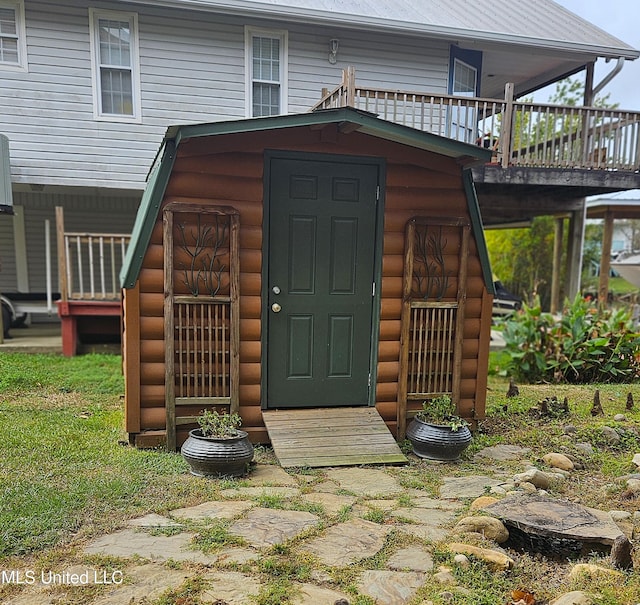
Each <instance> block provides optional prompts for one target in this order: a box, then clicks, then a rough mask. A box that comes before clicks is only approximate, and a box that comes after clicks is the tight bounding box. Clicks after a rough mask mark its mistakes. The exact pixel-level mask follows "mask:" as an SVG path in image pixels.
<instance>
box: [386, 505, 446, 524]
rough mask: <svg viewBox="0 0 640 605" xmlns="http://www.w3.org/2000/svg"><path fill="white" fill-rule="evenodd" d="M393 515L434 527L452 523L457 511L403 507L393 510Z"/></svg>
mask: <svg viewBox="0 0 640 605" xmlns="http://www.w3.org/2000/svg"><path fill="white" fill-rule="evenodd" d="M391 516H392V517H395V518H401V519H409V520H410V521H414V522H415V523H421V524H422V525H431V526H432V527H443V526H444V525H447V524H448V523H451V522H452V521H453V520H454V519H455V518H456V513H454V512H452V511H448V510H438V509H436V508H415V507H413V506H412V507H402V508H397V509H396V510H394V511H391Z"/></svg>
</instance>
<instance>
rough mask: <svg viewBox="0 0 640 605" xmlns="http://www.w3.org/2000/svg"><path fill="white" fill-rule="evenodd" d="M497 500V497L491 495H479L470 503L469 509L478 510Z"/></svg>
mask: <svg viewBox="0 0 640 605" xmlns="http://www.w3.org/2000/svg"><path fill="white" fill-rule="evenodd" d="M497 501H498V498H494V497H493V496H480V497H479V498H476V499H475V500H474V501H473V502H472V503H471V505H470V506H469V510H479V509H481V508H484V507H485V506H489V505H490V504H495V503H496V502H497Z"/></svg>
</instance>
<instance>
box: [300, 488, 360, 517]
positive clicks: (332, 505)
mask: <svg viewBox="0 0 640 605" xmlns="http://www.w3.org/2000/svg"><path fill="white" fill-rule="evenodd" d="M302 499H303V500H304V501H305V502H309V503H310V504H319V505H320V506H322V509H323V510H324V512H325V513H326V514H327V515H337V514H338V513H339V512H340V511H341V510H342V509H344V508H345V507H349V506H353V504H354V503H355V501H356V498H355V496H341V495H339V494H330V493H326V492H313V493H310V494H303V496H302Z"/></svg>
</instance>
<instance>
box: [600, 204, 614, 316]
mask: <svg viewBox="0 0 640 605" xmlns="http://www.w3.org/2000/svg"><path fill="white" fill-rule="evenodd" d="M612 241H613V212H612V211H611V210H610V209H607V210H606V211H605V213H604V233H603V235H602V252H601V256H600V281H599V284H598V305H599V306H600V308H604V307H606V305H607V299H608V298H609V271H610V270H611V242H612Z"/></svg>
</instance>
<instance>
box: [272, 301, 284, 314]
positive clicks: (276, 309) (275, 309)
mask: <svg viewBox="0 0 640 605" xmlns="http://www.w3.org/2000/svg"><path fill="white" fill-rule="evenodd" d="M271 310H272V311H273V312H274V313H280V311H282V307H281V306H280V305H279V304H278V303H273V304H272V305H271Z"/></svg>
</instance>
